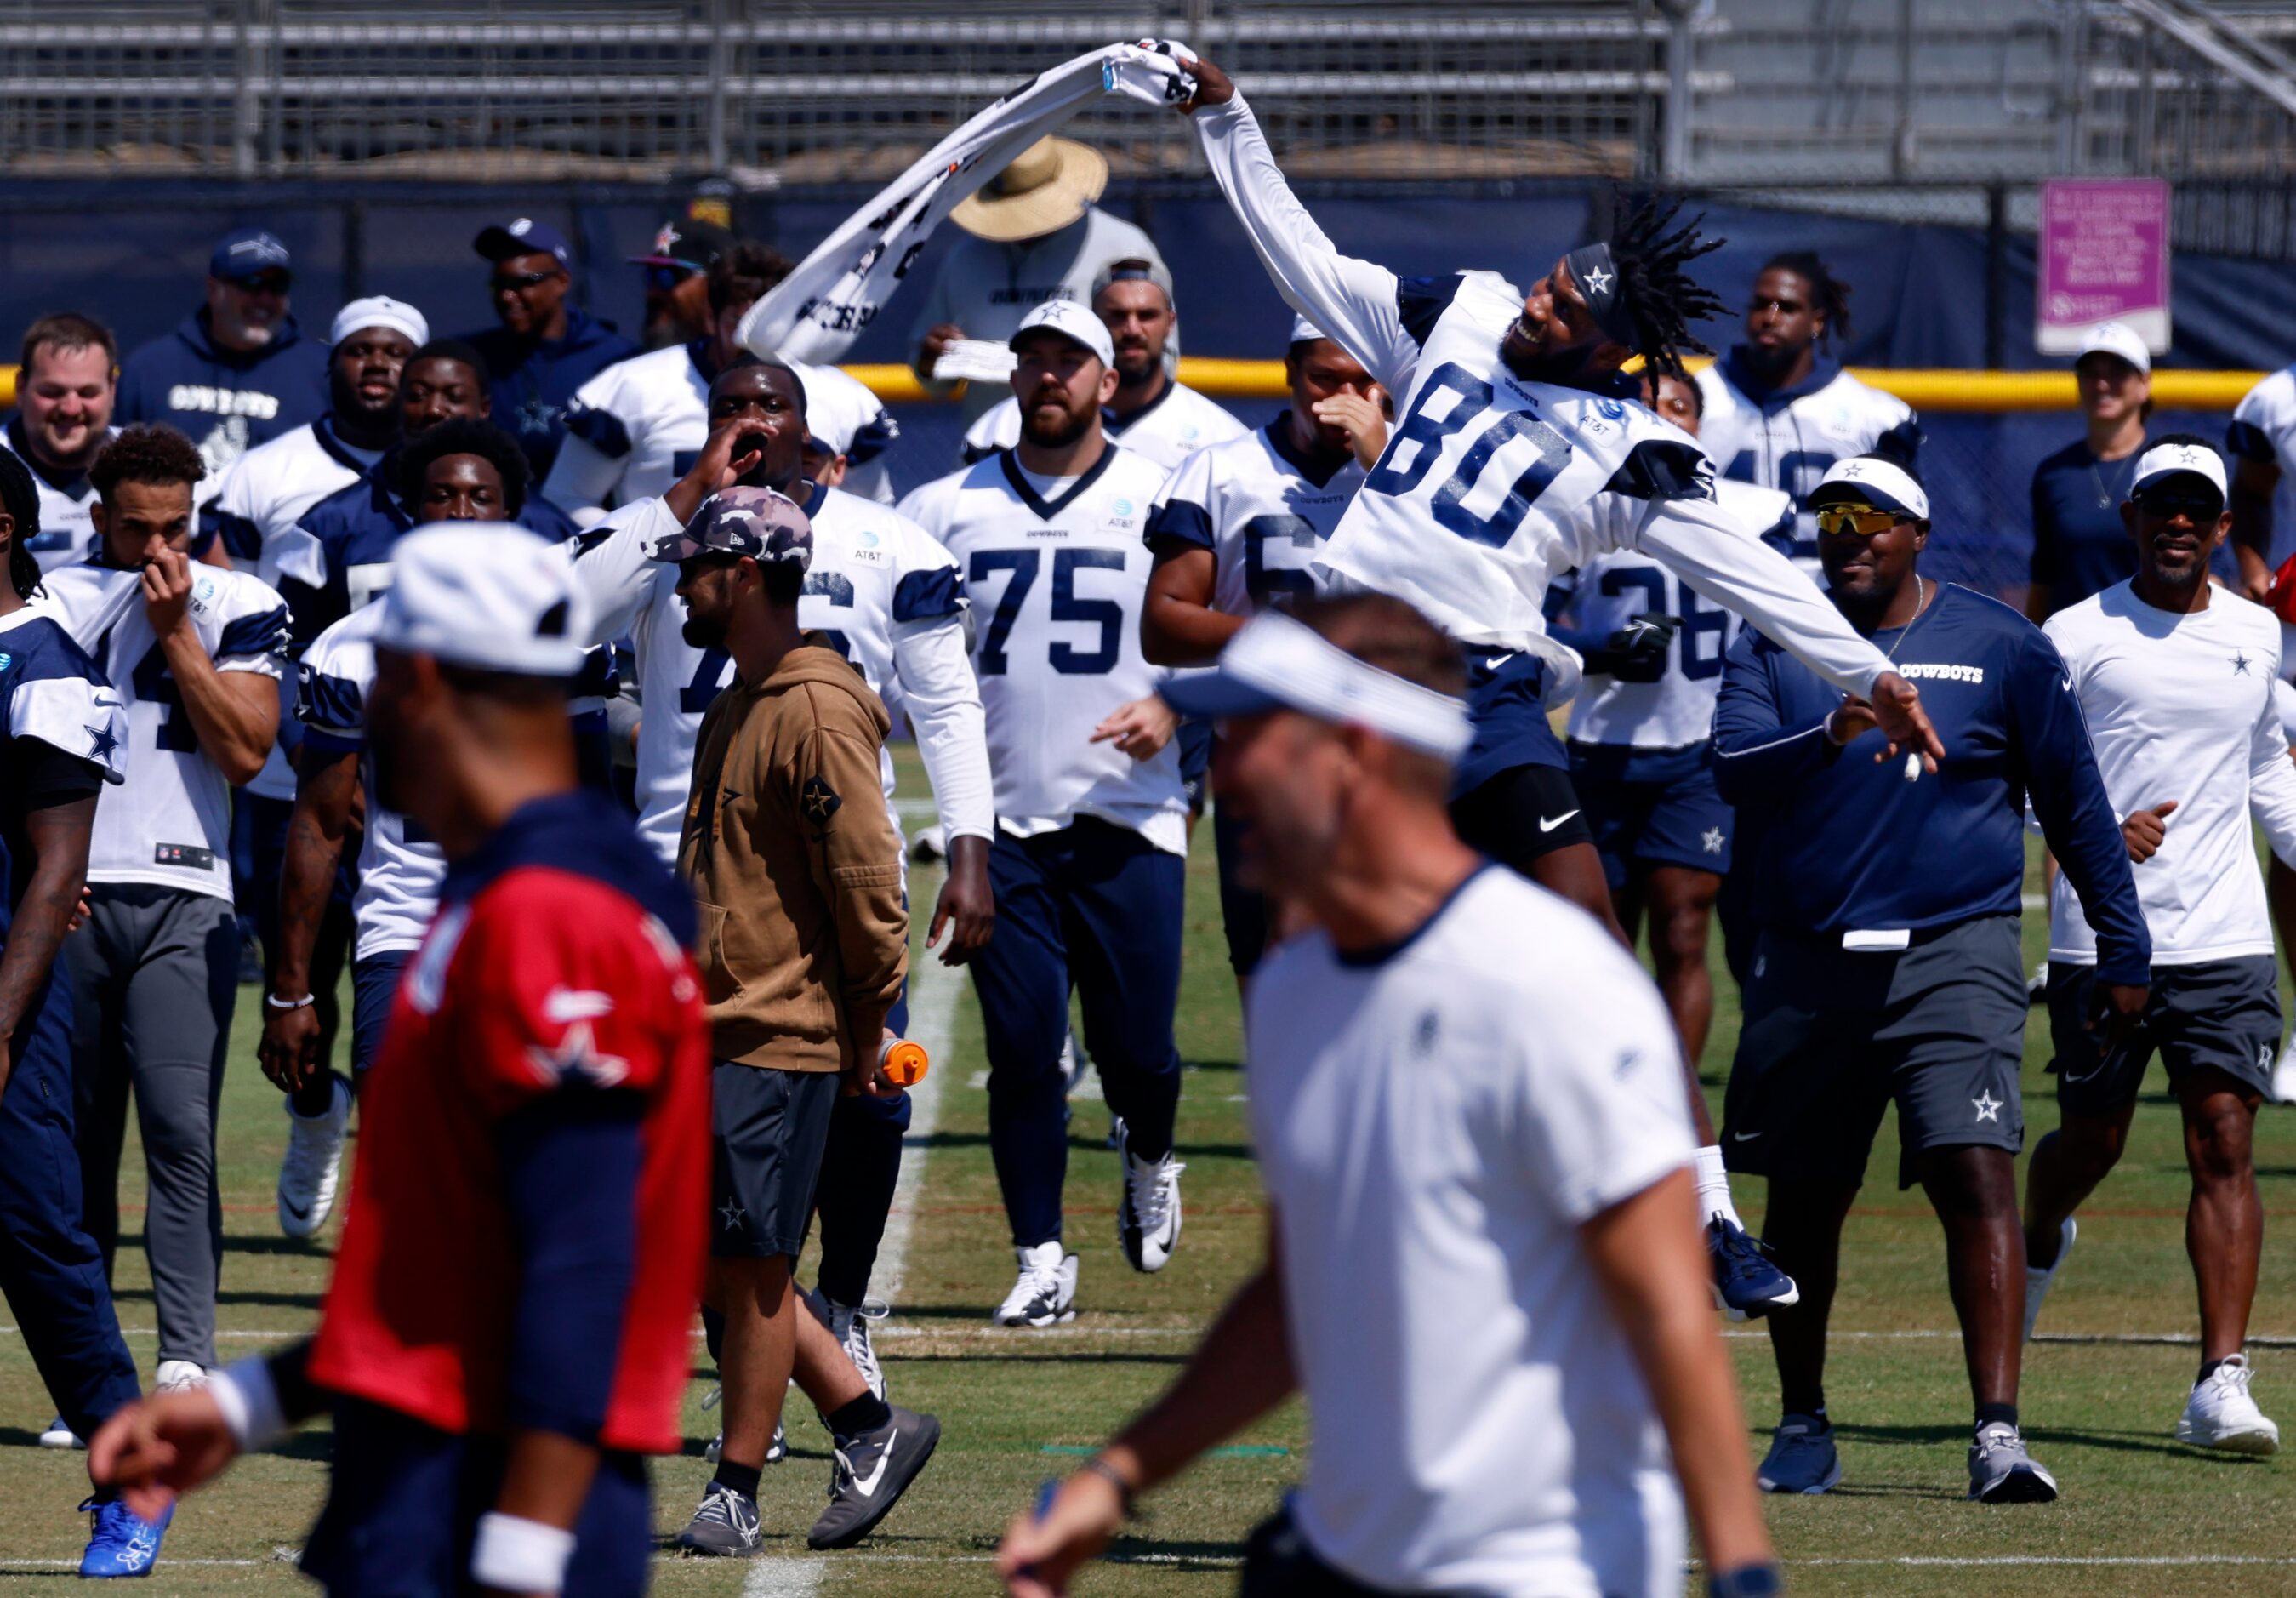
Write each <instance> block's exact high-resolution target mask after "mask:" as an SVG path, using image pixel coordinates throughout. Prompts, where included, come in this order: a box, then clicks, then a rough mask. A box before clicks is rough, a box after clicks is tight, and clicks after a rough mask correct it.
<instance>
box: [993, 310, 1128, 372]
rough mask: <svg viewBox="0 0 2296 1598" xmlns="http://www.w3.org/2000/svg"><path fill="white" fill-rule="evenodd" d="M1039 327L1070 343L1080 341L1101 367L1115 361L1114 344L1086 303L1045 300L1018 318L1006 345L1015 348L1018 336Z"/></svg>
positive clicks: (1022, 336)
mask: <svg viewBox="0 0 2296 1598" xmlns="http://www.w3.org/2000/svg"><path fill="white" fill-rule="evenodd" d="M1039 327H1049V328H1050V329H1052V330H1053V331H1054V333H1057V334H1060V335H1061V336H1062V338H1064V339H1066V340H1068V341H1069V342H1070V343H1074V344H1082V345H1083V346H1084V347H1085V348H1086V349H1087V350H1091V351H1092V352H1093V353H1094V354H1095V355H1096V356H1098V357H1099V358H1100V364H1101V365H1102V366H1103V367H1112V366H1114V365H1115V364H1116V344H1115V342H1114V341H1112V340H1111V339H1110V337H1109V336H1108V325H1107V324H1106V323H1104V322H1103V321H1102V320H1101V319H1100V317H1099V314H1098V313H1097V312H1095V311H1094V310H1093V309H1091V308H1090V307H1088V306H1083V305H1079V304H1078V303H1077V302H1076V301H1073V300H1047V301H1045V302H1044V303H1043V304H1042V305H1040V306H1038V307H1037V309H1034V310H1032V311H1030V312H1029V314H1028V315H1027V316H1025V317H1021V325H1020V326H1019V327H1017V328H1016V329H1014V330H1013V337H1012V340H1011V342H1010V345H1009V347H1010V348H1011V349H1013V350H1019V349H1020V347H1021V339H1022V338H1024V337H1025V336H1027V335H1028V334H1030V333H1032V332H1034V331H1035V330H1036V329H1037V328H1039Z"/></svg>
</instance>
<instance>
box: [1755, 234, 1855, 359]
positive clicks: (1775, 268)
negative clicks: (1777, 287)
mask: <svg viewBox="0 0 2296 1598" xmlns="http://www.w3.org/2000/svg"><path fill="white" fill-rule="evenodd" d="M1762 271H1763V272H1791V273H1792V274H1793V275H1794V276H1797V277H1799V278H1800V279H1801V280H1802V281H1803V282H1804V283H1806V284H1809V308H1810V309H1812V310H1814V311H1816V312H1817V314H1818V315H1819V316H1821V317H1825V328H1824V329H1823V330H1822V331H1821V332H1820V333H1819V334H1818V335H1817V342H1819V343H1821V344H1825V345H1831V344H1832V343H1833V341H1834V340H1835V339H1836V338H1841V339H1842V340H1844V341H1847V340H1848V339H1849V284H1846V283H1844V282H1842V281H1841V279H1840V278H1838V277H1836V276H1834V275H1833V268H1831V267H1829V266H1827V265H1826V264H1825V262H1824V261H1823V260H1820V259H1818V255H1817V251H1815V250H1783V251H1779V252H1778V253H1777V254H1775V255H1773V256H1772V257H1770V259H1767V260H1766V261H1764V262H1763V263H1762ZM1755 276H1757V277H1759V276H1761V273H1760V272H1758V273H1756V274H1755Z"/></svg>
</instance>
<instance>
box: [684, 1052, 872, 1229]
mask: <svg viewBox="0 0 2296 1598" xmlns="http://www.w3.org/2000/svg"><path fill="white" fill-rule="evenodd" d="M843 1080H844V1078H843V1077H842V1076H840V1075H839V1074H838V1073H837V1072H835V1071H775V1070H772V1069H770V1068H768V1067H763V1066H740V1065H734V1064H733V1063H732V1062H731V1061H728V1060H722V1059H721V1060H719V1061H718V1062H717V1068H716V1069H715V1070H714V1071H712V1072H711V1074H710V1077H709V1102H710V1119H711V1122H712V1124H713V1129H714V1130H715V1132H716V1133H717V1135H716V1137H715V1138H714V1139H712V1140H711V1141H712V1144H713V1147H712V1150H711V1159H710V1171H711V1180H710V1184H709V1202H710V1205H711V1207H712V1209H713V1211H714V1213H713V1214H712V1215H711V1216H710V1222H709V1253H710V1256H711V1257H713V1258H716V1259H770V1258H772V1257H773V1256H775V1255H777V1254H785V1255H787V1256H790V1258H791V1259H792V1260H794V1259H795V1258H796V1257H797V1256H798V1255H799V1254H800V1253H801V1252H803V1250H804V1248H805V1229H806V1226H807V1224H808V1223H809V1222H810V1221H811V1220H812V1219H813V1192H814V1189H815V1188H816V1186H818V1185H819V1184H820V1182H821V1158H822V1154H823V1151H824V1150H825V1149H827V1148H828V1147H829V1117H830V1112H831V1111H832V1110H834V1109H835V1108H837V1093H838V1089H839V1085H840V1083H842V1082H843Z"/></svg>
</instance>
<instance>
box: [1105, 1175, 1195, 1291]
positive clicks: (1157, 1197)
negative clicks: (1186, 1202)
mask: <svg viewBox="0 0 2296 1598" xmlns="http://www.w3.org/2000/svg"><path fill="white" fill-rule="evenodd" d="M1118 1149H1119V1152H1120V1153H1121V1155H1122V1156H1123V1159H1124V1198H1123V1199H1122V1201H1121V1202H1120V1203H1119V1204H1118V1205H1117V1207H1116V1240H1117V1241H1118V1242H1119V1243H1120V1244H1121V1245H1123V1248H1124V1257H1125V1258H1126V1259H1128V1260H1130V1261H1131V1262H1132V1268H1133V1269H1134V1270H1136V1271H1160V1270H1162V1269H1163V1268H1164V1265H1165V1264H1166V1262H1167V1261H1169V1260H1170V1258H1171V1257H1172V1250H1173V1249H1175V1248H1177V1247H1179V1243H1180V1173H1181V1172H1183V1171H1185V1170H1186V1169H1187V1168H1188V1167H1187V1166H1184V1165H1182V1164H1181V1163H1180V1162H1179V1161H1178V1160H1176V1159H1174V1158H1173V1157H1171V1156H1170V1155H1169V1154H1167V1155H1165V1156H1164V1157H1163V1158H1161V1159H1160V1160H1154V1161H1150V1160H1143V1159H1135V1158H1134V1157H1133V1155H1132V1150H1131V1149H1130V1148H1129V1147H1128V1146H1127V1144H1119V1145H1118Z"/></svg>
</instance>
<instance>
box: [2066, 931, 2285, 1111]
mask: <svg viewBox="0 0 2296 1598" xmlns="http://www.w3.org/2000/svg"><path fill="white" fill-rule="evenodd" d="M2095 992H2096V968H2095V966H2069V965H2062V964H2060V963H2058V962H2057V961H2055V960H2052V961H2050V962H2049V1042H2051V1043H2052V1044H2054V1046H2055V1049H2056V1058H2054V1059H2052V1060H2050V1061H2049V1069H2050V1071H2051V1072H2053V1073H2054V1075H2055V1076H2056V1079H2057V1103H2058V1105H2059V1106H2060V1107H2062V1108H2063V1109H2065V1110H2066V1111H2067V1112H2068V1113H2070V1114H2072V1115H2076V1116H2100V1117H2110V1116H2116V1115H2118V1114H2120V1111H2122V1110H2123V1109H2125V1108H2128V1105H2129V1104H2130V1102H2131V1101H2133V1100H2135V1099H2136V1091H2137V1089H2138V1088H2140V1087H2142V1086H2143V1085H2144V1071H2145V1067H2148V1066H2150V1065H2151V1064H2152V1063H2153V1054H2154V1052H2155V1051H2158V1052H2159V1054H2160V1056H2161V1063H2162V1064H2163V1065H2165V1066H2167V1067H2169V1082H2170V1083H2175V1082H2176V1080H2177V1078H2178V1077H2180V1076H2183V1075H2187V1074H2188V1073H2190V1072H2194V1071H2199V1070H2203V1069H2212V1070H2218V1071H2221V1072H2223V1073H2224V1074H2225V1075H2227V1076H2229V1077H2231V1078H2232V1079H2233V1080H2234V1081H2235V1082H2237V1083H2242V1084H2243V1085H2244V1086H2247V1087H2251V1088H2253V1089H2255V1090H2256V1091H2258V1092H2259V1093H2267V1094H2268V1093H2269V1092H2270V1091H2271V1088H2272V1064H2273V1059H2272V1057H2273V1055H2274V1054H2275V1053H2276V1052H2277V1051H2278V1050H2279V1048H2280V974H2279V972H2278V970H2277V969H2276V968H2275V966H2274V964H2273V959H2272V956H2270V955H2268V954H2250V955H2243V956H2241V957H2239V958H2236V959H2234V960H2203V961H2202V962H2201V963H2199V964H2197V965H2190V966H2155V967H2153V996H2152V998H2151V1000H2150V1001H2148V1002H2147V1003H2146V1004H2145V1006H2144V1025H2143V1026H2139V1027H2138V1028H2136V1031H2135V1032H2133V1033H2131V1034H2129V1037H2128V1042H2127V1043H2126V1044H2125V1045H2124V1046H2123V1047H2121V1048H2120V1049H2118V1050H2112V1051H2110V1052H2108V1051H2107V1050H2106V1049H2105V1047H2104V1035H2103V1033H2102V1032H2091V1031H2090V1030H2089V1029H2088V1026H2087V1022H2088V1016H2089V1006H2090V1004H2091V1002H2092V1001H2093V995H2094V994H2095Z"/></svg>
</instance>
